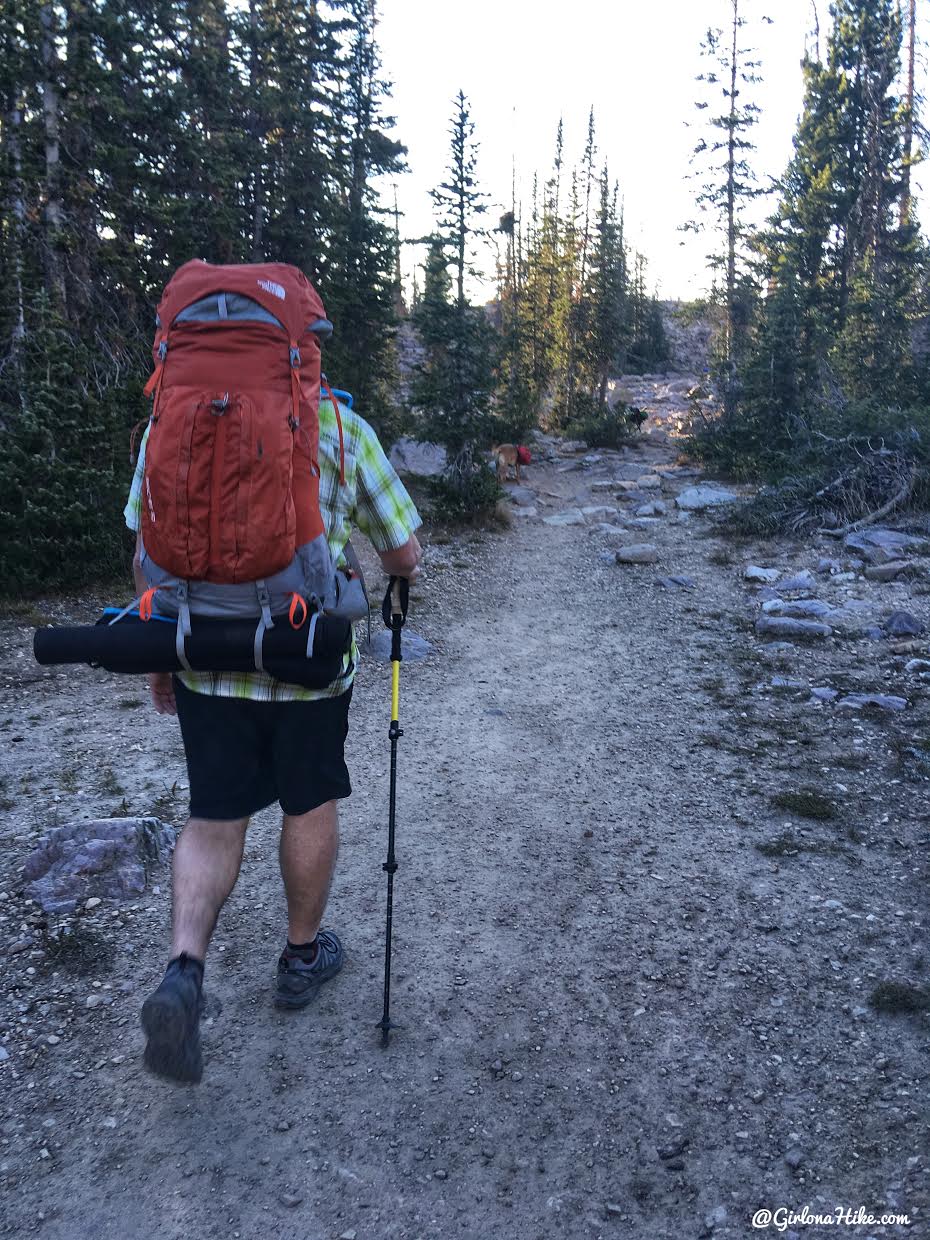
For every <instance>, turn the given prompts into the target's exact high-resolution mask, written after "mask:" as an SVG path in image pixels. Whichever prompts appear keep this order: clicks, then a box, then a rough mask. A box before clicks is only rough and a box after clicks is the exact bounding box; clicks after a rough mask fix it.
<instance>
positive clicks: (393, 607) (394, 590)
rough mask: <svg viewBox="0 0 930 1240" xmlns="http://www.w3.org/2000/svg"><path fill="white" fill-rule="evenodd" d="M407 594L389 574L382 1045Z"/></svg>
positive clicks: (387, 1024)
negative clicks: (388, 772)
mask: <svg viewBox="0 0 930 1240" xmlns="http://www.w3.org/2000/svg"><path fill="white" fill-rule="evenodd" d="M409 594H410V583H409V581H408V580H407V578H406V577H392V578H391V580H390V581H389V582H388V588H387V591H386V592H385V595H384V602H383V604H382V605H381V616H382V618H383V620H384V623H385V624H386V625H387V627H388V628H389V629H390V630H391V726H390V728H389V729H388V737H389V738H390V741H391V792H390V808H389V810H388V851H387V861H385V863H384V865H383V866H382V867H381V868H382V870H384V872H385V873H386V874H387V876H388V878H387V921H386V925H385V930H384V1011H383V1013H382V1015H381V1019H380V1021H379V1022H378V1027H379V1028H380V1030H381V1045H382V1046H387V1044H388V1040H389V1037H390V1031H391V1030H392V1029H397V1028H399V1026H398V1025H395V1024H394V1023H393V1022H392V1020H391V1015H390V1012H391V929H392V926H393V922H394V874H395V873H396V871H397V861H396V860H395V857H394V827H395V817H394V812H395V808H396V803H397V741H398V739H399V738H400V737H401V736H403V731H402V730H401V728H400V726H399V725H398V722H397V716H398V713H399V707H400V663H401V653H400V631H401V629H402V628H403V627H404V621H405V620H406V619H407V603H408V599H409Z"/></svg>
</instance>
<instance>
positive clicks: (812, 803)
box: [772, 788, 836, 822]
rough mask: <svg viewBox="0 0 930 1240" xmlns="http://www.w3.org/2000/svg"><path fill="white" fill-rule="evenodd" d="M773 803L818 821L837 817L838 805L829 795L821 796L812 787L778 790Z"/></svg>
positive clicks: (790, 811)
mask: <svg viewBox="0 0 930 1240" xmlns="http://www.w3.org/2000/svg"><path fill="white" fill-rule="evenodd" d="M772 804H773V805H775V806H777V807H778V808H779V809H784V810H787V811H788V812H789V813H791V814H797V815H798V816H799V817H801V818H813V819H815V820H816V821H817V822H827V821H829V819H831V818H835V817H836V806H835V805H834V803H833V802H832V801H831V800H830V799H829V797H824V796H821V795H820V793H819V792H814V791H813V790H812V789H810V788H805V789H802V791H800V792H778V793H776V794H775V796H773V797H772Z"/></svg>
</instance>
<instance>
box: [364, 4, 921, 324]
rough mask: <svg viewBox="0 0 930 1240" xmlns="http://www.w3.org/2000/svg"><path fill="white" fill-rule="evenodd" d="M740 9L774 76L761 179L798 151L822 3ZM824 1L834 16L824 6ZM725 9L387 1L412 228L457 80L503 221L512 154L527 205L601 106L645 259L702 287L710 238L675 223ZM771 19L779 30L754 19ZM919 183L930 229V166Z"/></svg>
mask: <svg viewBox="0 0 930 1240" xmlns="http://www.w3.org/2000/svg"><path fill="white" fill-rule="evenodd" d="M741 7H745V10H746V13H747V16H748V17H749V18H750V25H749V26H748V27H747V28H746V29H745V30H744V39H746V40H747V41H749V43H750V45H751V46H755V47H756V48H757V49H758V50H759V52H760V55H761V59H762V62H763V63H762V74H763V79H764V80H763V82H762V83H761V84H760V85H759V86H758V87H756V88H755V90H756V91H757V94H756V96H755V97H756V101H757V102H758V103H759V104H760V105H761V107H762V117H761V119H760V123H759V124H758V126H756V130H755V139H756V143H757V146H758V152H757V155H756V157H755V167H756V169H757V172H758V174H759V176H760V178H761V179H764V178H765V177H766V176H767V175H771V176H777V175H779V174H780V173H781V172H782V170H783V169H784V167H785V165H786V164H787V162H788V159H789V158H790V155H791V139H792V136H793V134H794V130H795V125H796V121H797V117H798V113H799V111H800V107H801V92H802V84H801V72H800V63H799V62H800V59H801V56H802V54H803V52H804V46H805V38H807V37H809V35H808V32H809V31H810V30H811V29H812V27H813V6H812V3H811V0H773V2H772V3H770V4H769V5H768V6H766V5H765V4H764V3H763V0H747V3H745V5H744V6H741ZM817 7H818V8H819V10H820V20H821V24H822V26H824V25H825V24H826V21H827V8H828V4H827V0H818V5H817ZM729 9H730V4H729V3H728V0H652V2H651V3H650V2H649V0H561V3H553V2H552V0H468V3H467V4H461V5H460V4H452V3H451V0H380V4H379V12H380V23H379V27H378V36H377V37H378V42H379V46H380V49H381V56H382V62H383V67H382V71H383V75H384V76H385V77H386V78H388V79H389V80H390V81H391V82H392V83H393V98H392V100H391V101H390V110H391V111H392V112H393V114H394V115H395V116H396V118H397V127H396V129H395V131H394V136H395V137H396V138H397V139H398V140H399V141H401V142H403V143H404V144H405V145H406V146H407V148H408V152H409V153H408V157H407V162H408V165H409V168H410V172H409V173H407V174H405V175H403V176H400V177H397V178H396V186H397V197H398V202H399V204H400V209H401V212H402V214H403V217H404V218H403V219H402V221H401V234H402V236H407V237H416V236H423V235H425V234H426V233H427V232H429V231H430V228H431V224H432V205H431V201H430V199H429V190H430V189H431V188H432V187H433V186H435V185H437V184H438V183H439V181H440V180H441V179H442V177H443V173H444V169H445V166H446V162H447V159H448V135H447V130H448V125H449V121H450V118H451V116H452V99H453V96H454V95H455V94H456V93H457V91H458V90H459V88H461V89H462V90H464V91H465V94H466V96H467V97H468V98H469V100H470V101H471V104H472V116H473V120H474V123H475V138H476V140H477V141H478V143H479V155H478V169H477V174H478V178H479V180H480V182H481V183H482V185H483V188H484V189H485V190H486V192H487V193H488V194H489V195H490V203H489V207H488V214H487V217H486V218H487V219H488V220H489V222H490V223H491V224H492V225H493V224H496V223H497V218H498V216H499V215H500V214H502V213H503V211H504V210H506V209H508V208H509V204H510V185H511V172H512V167H513V161H514V160H515V161H516V170H517V190H518V196H519V195H520V193H521V191H522V193H523V195H524V200H525V201H526V200H528V198H529V193H530V190H531V187H532V178H533V173H534V172H539V174H540V183H542V181H544V180H545V179H546V177H547V176H548V175H549V170H550V167H551V162H552V155H553V151H554V147H555V134H556V127H557V125H558V121H559V117H560V116H562V117H563V118H564V124H565V140H566V156H567V162H568V163H569V164H572V163H574V162H575V161H576V160H577V159H580V156H581V153H582V150H583V147H584V140H585V135H586V130H587V120H588V111H589V109H590V107H591V106H592V105H593V106H594V111H595V120H596V125H597V131H598V133H597V140H598V147H599V152H600V159H601V161H603V160H604V159H606V160H607V163H608V164H609V166H610V171H611V176H612V177H613V178H615V179H617V180H618V181H619V182H620V188H621V193H622V195H623V197H624V199H625V203H626V220H627V227H628V237H629V239H630V241H631V242H632V244H633V245H634V246H636V247H637V248H639V249H641V250H642V252H643V253H644V254H645V255H646V257H647V258H648V259H649V264H650V265H649V272H650V276H651V279H652V280H653V281H654V282H655V283H656V284H657V286H658V288H659V292H660V295H661V296H663V297H677V296H694V295H697V294H698V293H700V292H701V291H703V290H704V289H705V288H706V282H707V277H706V271H705V267H704V263H703V256H704V254H705V253H706V252H707V249H708V246H707V241H706V239H704V238H700V237H698V238H695V237H694V236H693V234H683V233H681V232H679V231H678V229H679V226H680V225H681V224H682V223H684V222H685V221H686V220H687V219H689V218H690V217H691V216H692V215H693V208H692V205H691V204H692V201H693V193H694V184H693V183H692V182H690V181H689V180H688V179H687V174H688V171H689V155H690V151H691V148H692V146H693V145H694V140H695V134H694V132H693V131H691V130H689V129H687V128H686V126H685V124H684V122H685V121H690V120H693V119H695V117H696V113H695V111H694V106H693V105H694V100H695V98H696V97H698V94H699V87H698V84H697V83H695V81H694V78H695V76H696V74H697V73H698V72H700V68H701V65H700V56H699V45H700V42H701V39H702V37H703V34H704V32H705V31H706V29H707V26H708V25H724V24H725V23H726V19H727V13H728V10H729ZM918 10H919V12H920V22H921V29H920V34H921V36H922V40H921V41H922V46H921V47H919V48H918V55H919V64H918V86H919V88H920V87H923V86H924V84H925V82H926V76H927V74H926V62H925V59H924V56H923V51H924V47H925V45H926V40H927V38H928V36H930V4H926V3H924V2H923V0H921V2H920V3H919V4H918ZM763 13H767V14H768V15H769V16H771V17H773V18H774V24H773V25H771V26H763V25H761V23H760V22H758V21H757V20H756V19H757V17H758V16H759V15H761V14H763ZM822 38H823V31H822ZM915 179H916V187H917V191H918V193H921V192H922V201H921V211H920V214H921V218H922V220H923V221H924V227H925V229H926V227H927V225H928V223H930V210H928V205H927V202H926V201H925V199H926V198H928V197H930V174H928V170H927V168H926V166H921V167H919V168H918V169H917V170H916V173H915ZM385 198H386V199H387V200H388V201H391V202H392V201H393V185H387V186H385ZM761 210H762V211H763V214H764V213H765V210H766V208H765V207H762V208H761ZM682 242H684V244H682ZM403 261H404V268H405V272H407V273H408V274H409V272H410V270H411V269H412V267H413V264H414V262H417V261H422V253H421V252H420V251H419V250H416V251H415V250H414V249H413V247H405V248H404V258H403ZM491 270H493V260H490V261H489V263H488V271H489V272H490V271H491ZM492 293H493V285H492V284H491V283H490V282H488V283H487V284H486V285H485V286H484V287H483V289H480V290H479V289H477V288H476V289H474V290H473V295H474V296H476V297H480V298H481V299H482V300H484V299H485V298H489V297H490V296H491V295H492Z"/></svg>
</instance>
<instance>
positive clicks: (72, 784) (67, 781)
mask: <svg viewBox="0 0 930 1240" xmlns="http://www.w3.org/2000/svg"><path fill="white" fill-rule="evenodd" d="M58 786H59V788H60V789H61V790H62V792H77V790H78V773H77V767H74V766H69V767H67V768H66V769H65V770H63V771H62V773H61V778H60V779H59V781H58Z"/></svg>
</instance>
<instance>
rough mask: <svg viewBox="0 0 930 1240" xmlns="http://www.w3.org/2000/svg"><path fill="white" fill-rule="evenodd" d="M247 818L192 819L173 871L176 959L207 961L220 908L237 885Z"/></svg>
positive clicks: (179, 845)
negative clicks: (222, 819)
mask: <svg viewBox="0 0 930 1240" xmlns="http://www.w3.org/2000/svg"><path fill="white" fill-rule="evenodd" d="M248 825H249V820H248V818H237V819H233V820H232V821H220V820H218V819H211V818H191V819H190V820H189V822H188V824H187V826H186V827H185V828H184V830H183V831H182V832H181V838H180V839H179V840H178V843H177V847H176V848H175V850H174V864H173V866H172V942H171V956H172V959H175V958H176V957H178V956H180V955H181V953H182V952H186V953H187V955H188V956H193V957H194V958H195V959H197V960H200V961H201V962H202V961H203V959H204V957H205V956H206V954H207V948H208V947H209V945H210V939H211V937H212V935H213V929H214V927H215V925H216V919H217V917H218V916H219V913H220V909H221V908H222V907H223V905H224V904H225V903H226V899H227V897H228V896H229V894H230V892H231V891H232V889H233V887H235V885H236V879H237V878H238V877H239V867H240V865H241V864H242V850H243V848H244V846H245V830H246V827H247V826H248Z"/></svg>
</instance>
